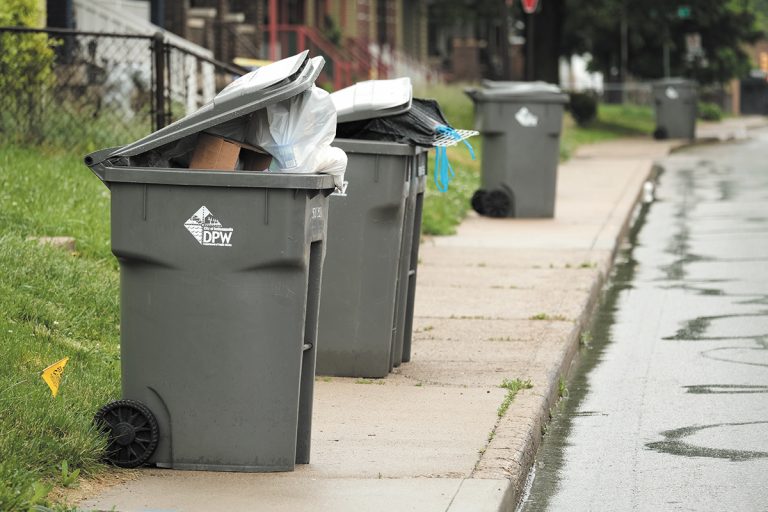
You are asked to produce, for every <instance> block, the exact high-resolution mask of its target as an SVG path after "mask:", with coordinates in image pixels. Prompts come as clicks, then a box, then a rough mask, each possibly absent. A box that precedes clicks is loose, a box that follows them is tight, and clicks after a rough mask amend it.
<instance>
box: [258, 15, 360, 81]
mask: <svg viewBox="0 0 768 512" xmlns="http://www.w3.org/2000/svg"><path fill="white" fill-rule="evenodd" d="M270 43H271V44H272V45H278V44H279V46H280V49H281V50H282V51H281V52H280V53H281V54H282V56H287V55H290V54H292V53H299V52H302V51H304V50H309V51H310V53H311V54H312V56H316V55H322V56H323V57H324V58H325V60H326V67H325V68H324V69H323V74H322V75H321V79H322V80H323V81H326V82H330V83H331V84H332V85H333V88H334V89H335V90H338V89H343V88H344V87H347V86H349V85H352V84H353V83H354V79H353V76H352V72H353V69H354V70H355V71H357V68H359V67H360V66H361V63H362V62H361V61H360V60H359V59H358V58H356V57H355V56H352V55H349V54H346V53H345V52H343V51H342V50H341V49H340V48H338V47H337V46H336V45H334V44H333V43H332V42H331V41H330V40H329V39H328V38H326V37H325V36H324V35H323V34H322V33H321V32H320V31H319V30H317V29H316V28H314V27H307V26H304V25H285V24H280V25H277V27H276V37H270ZM282 56H281V57H282ZM362 64H364V63H362ZM355 74H357V73H355Z"/></svg>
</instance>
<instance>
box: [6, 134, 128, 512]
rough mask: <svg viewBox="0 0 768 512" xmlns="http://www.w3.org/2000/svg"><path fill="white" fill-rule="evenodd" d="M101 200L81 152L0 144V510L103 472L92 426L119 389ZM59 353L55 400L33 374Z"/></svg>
mask: <svg viewBox="0 0 768 512" xmlns="http://www.w3.org/2000/svg"><path fill="white" fill-rule="evenodd" d="M108 204H109V193H108V191H107V189H106V188H105V187H104V186H103V185H102V184H101V183H100V182H99V180H98V179H97V178H96V177H94V176H93V175H91V173H90V172H89V171H88V169H87V168H86V167H85V166H84V165H83V164H82V163H81V160H80V157H79V155H72V156H69V155H66V154H64V153H63V152H62V153H57V154H45V153H42V152H41V151H40V150H37V149H20V148H15V147H0V205H2V207H1V208H0V226H2V227H0V268H1V269H2V272H0V311H1V312H2V313H1V314H0V337H1V339H2V343H0V360H2V361H3V365H2V366H0V510H3V511H15V510H24V511H26V510H29V509H30V507H31V506H32V505H35V504H45V503H46V501H47V498H46V495H47V492H48V490H49V489H50V487H51V486H53V485H58V486H71V485H76V476H75V477H74V478H73V476H72V475H71V472H72V471H75V470H78V469H79V470H80V471H81V473H82V474H92V473H95V472H98V471H100V470H101V469H102V468H103V467H104V466H102V464H101V463H100V462H99V458H100V453H101V452H102V450H103V441H102V439H101V438H100V437H99V436H98V435H97V434H96V433H95V432H94V430H93V428H92V427H91V419H92V417H93V414H94V412H95V411H96V410H97V409H98V408H99V407H100V406H101V405H103V404H105V403H106V402H108V401H110V400H112V399H114V398H117V397H118V396H119V382H120V372H119V327H118V324H119V307H118V273H117V265H116V262H115V261H114V258H113V257H112V255H111V253H110V248H109V227H108V211H109V210H108ZM41 235H67V236H73V237H75V238H76V240H77V251H78V252H77V253H75V254H70V253H69V252H67V251H65V250H62V249H55V248H51V247H42V246H40V245H39V244H38V243H36V242H34V241H27V240H26V239H27V237H29V236H41ZM63 357H69V358H70V360H69V363H68V365H67V367H66V369H65V370H64V374H63V379H62V382H61V388H60V391H59V394H58V396H57V397H56V398H52V396H51V393H50V391H49V390H48V387H47V386H46V384H45V383H44V382H43V380H42V379H41V378H40V372H41V371H42V370H43V368H45V367H46V366H48V365H49V364H51V363H53V362H55V361H58V360H59V359H61V358H63ZM65 461H66V467H67V469H63V467H64V464H65ZM58 509H59V510H65V509H66V507H63V508H62V507H61V506H59V507H58Z"/></svg>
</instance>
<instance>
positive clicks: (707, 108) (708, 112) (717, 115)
mask: <svg viewBox="0 0 768 512" xmlns="http://www.w3.org/2000/svg"><path fill="white" fill-rule="evenodd" d="M722 118H723V111H722V109H721V108H720V107H719V106H718V105H717V104H716V103H710V102H707V101H702V102H701V103H699V119H703V120H705V121H720V120H721V119H722Z"/></svg>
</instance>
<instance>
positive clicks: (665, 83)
mask: <svg viewBox="0 0 768 512" xmlns="http://www.w3.org/2000/svg"><path fill="white" fill-rule="evenodd" d="M651 84H652V85H653V86H654V87H669V86H672V87H696V86H697V85H698V84H697V83H696V81H694V80H689V79H687V78H679V77H672V78H662V79H661V80H655V81H653V82H651Z"/></svg>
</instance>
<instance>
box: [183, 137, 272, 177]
mask: <svg viewBox="0 0 768 512" xmlns="http://www.w3.org/2000/svg"><path fill="white" fill-rule="evenodd" d="M271 161H272V157H271V156H270V155H268V154H266V153H262V152H259V151H258V150H257V149H256V148H253V147H249V146H246V145H244V144H242V143H239V142H234V141H231V140H227V139H225V138H223V137H217V136H215V135H210V134H208V133H201V134H200V135H198V137H197V142H196V144H195V149H194V152H193V153H192V160H191V161H190V163H189V168H190V169H205V170H218V171H235V170H242V171H265V170H267V168H269V164H270V162H271Z"/></svg>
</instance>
